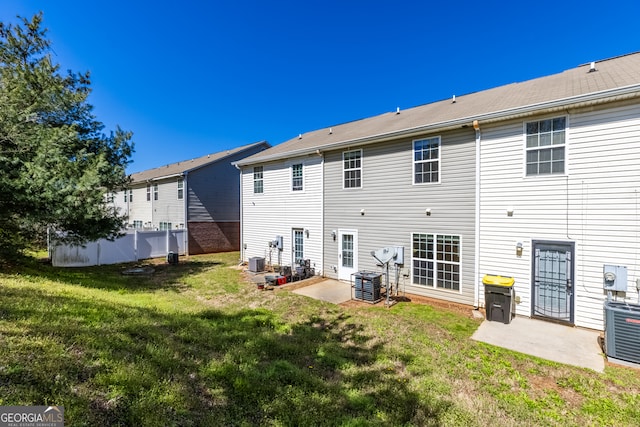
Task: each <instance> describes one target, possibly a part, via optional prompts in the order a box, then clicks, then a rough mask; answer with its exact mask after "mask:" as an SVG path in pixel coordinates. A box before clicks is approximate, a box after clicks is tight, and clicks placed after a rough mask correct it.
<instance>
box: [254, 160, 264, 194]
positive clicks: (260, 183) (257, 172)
mask: <svg viewBox="0 0 640 427" xmlns="http://www.w3.org/2000/svg"><path fill="white" fill-rule="evenodd" d="M253 192H254V194H260V193H263V192H264V167H263V166H255V167H254V168H253Z"/></svg>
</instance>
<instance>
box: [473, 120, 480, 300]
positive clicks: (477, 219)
mask: <svg viewBox="0 0 640 427" xmlns="http://www.w3.org/2000/svg"><path fill="white" fill-rule="evenodd" d="M473 129H475V131H476V194H475V206H476V208H475V227H474V229H475V257H474V266H473V274H474V281H473V282H474V292H473V294H474V300H473V306H474V307H475V308H479V307H480V143H481V142H482V131H481V130H480V123H479V122H478V121H477V120H474V121H473Z"/></svg>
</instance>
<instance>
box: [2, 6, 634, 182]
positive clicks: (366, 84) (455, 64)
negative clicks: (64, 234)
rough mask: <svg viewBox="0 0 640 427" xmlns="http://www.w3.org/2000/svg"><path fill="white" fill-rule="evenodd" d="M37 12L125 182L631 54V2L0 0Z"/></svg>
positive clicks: (17, 10)
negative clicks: (106, 135) (122, 145)
mask: <svg viewBox="0 0 640 427" xmlns="http://www.w3.org/2000/svg"><path fill="white" fill-rule="evenodd" d="M38 11H43V12H44V24H45V27H47V28H48V29H49V38H50V39H51V40H52V42H53V50H54V55H55V58H54V59H55V60H56V61H57V62H58V63H59V64H60V65H61V66H62V69H64V70H66V69H71V70H74V71H87V70H88V71H91V73H92V88H93V93H92V95H91V97H90V100H89V102H90V103H91V104H93V105H94V107H95V110H94V111H95V114H96V116H97V118H98V119H99V120H100V121H102V122H103V123H104V124H105V126H106V129H105V130H106V131H108V130H112V129H115V127H116V125H119V126H120V127H121V128H123V129H125V130H131V131H133V132H134V137H133V141H134V142H135V150H136V151H135V153H134V155H133V157H132V160H133V163H132V164H131V165H130V167H129V168H128V171H129V172H136V171H140V170H145V169H150V168H153V167H158V166H162V165H165V164H168V163H173V162H176V161H180V160H187V159H191V158H194V157H199V156H202V155H205V154H209V153H215V152H218V151H222V150H226V149H230V148H233V147H236V146H239V145H244V144H248V143H252V142H256V141H261V140H267V141H268V142H269V143H270V144H272V145H276V144H278V143H281V142H284V141H286V140H289V139H291V138H294V137H296V136H297V135H298V134H299V133H304V132H307V131H311V130H315V129H319V128H324V127H329V126H332V125H336V124H339V123H344V122H348V121H352V120H356V119H360V118H364V117H369V116H374V115H378V114H382V113H385V112H388V111H394V110H395V109H396V107H400V108H402V109H404V108H409V107H414V106H417V105H421V104H426V103H429V102H433V101H437V100H441V99H444V98H448V97H451V96H452V95H463V94H466V93H470V92H477V91H480V90H483V89H488V88H491V87H495V86H499V85H503V84H508V83H513V82H516V81H523V80H528V79H531V78H535V77H540V76H544V75H548V74H553V73H557V72H560V71H563V70H565V69H568V68H572V67H575V66H577V65H580V64H584V63H587V62H591V61H595V60H599V59H605V58H610V57H613V56H617V55H622V54H626V53H630V52H635V51H638V50H640V31H639V30H638V28H639V24H638V17H639V16H640V2H639V1H638V0H622V1H609V2H595V1H592V0H587V1H574V0H569V1H557V0H556V1H548V0H541V1H537V2H503V1H491V0H487V1H484V2H467V1H449V2H435V1H427V0H425V1H402V0H396V1H378V0H370V1H361V0H353V1H349V0H342V1H333V0H324V1H316V0H304V1H301V0H298V1H279V0H271V1H258V0H253V1H247V0H233V1H216V0H210V1H206V0H201V1H193V0H183V1H179V2H169V1H162V0H156V1H135V0H128V1H120V0H110V1H86V0H84V1H75V0H73V1H72V0H69V1H66V0H57V1H52V0H22V1H18V0H2V2H0V18H1V19H2V21H3V22H16V18H15V16H16V15H21V16H25V17H31V16H32V15H33V14H34V13H36V12H38ZM639 72H640V70H639Z"/></svg>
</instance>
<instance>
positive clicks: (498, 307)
mask: <svg viewBox="0 0 640 427" xmlns="http://www.w3.org/2000/svg"><path fill="white" fill-rule="evenodd" d="M482 283H483V284H484V306H485V310H486V311H487V320H489V321H493V322H502V323H505V324H509V323H511V316H512V313H513V284H514V283H515V279H514V278H513V277H505V276H497V275H490V274H487V275H485V276H484V277H483V278H482Z"/></svg>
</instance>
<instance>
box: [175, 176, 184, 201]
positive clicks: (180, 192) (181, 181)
mask: <svg viewBox="0 0 640 427" xmlns="http://www.w3.org/2000/svg"><path fill="white" fill-rule="evenodd" d="M176 185H177V190H178V193H177V197H178V199H177V200H184V178H178V179H177V181H176Z"/></svg>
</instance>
